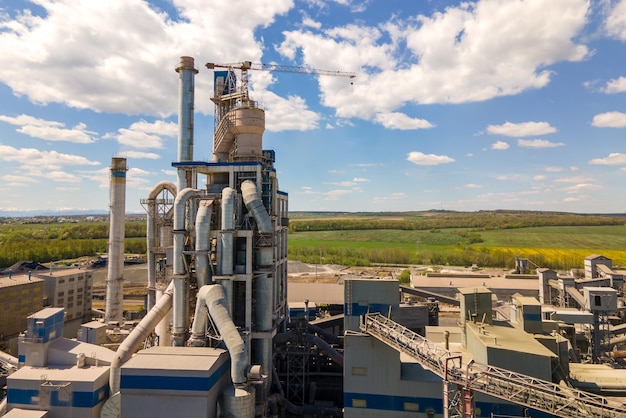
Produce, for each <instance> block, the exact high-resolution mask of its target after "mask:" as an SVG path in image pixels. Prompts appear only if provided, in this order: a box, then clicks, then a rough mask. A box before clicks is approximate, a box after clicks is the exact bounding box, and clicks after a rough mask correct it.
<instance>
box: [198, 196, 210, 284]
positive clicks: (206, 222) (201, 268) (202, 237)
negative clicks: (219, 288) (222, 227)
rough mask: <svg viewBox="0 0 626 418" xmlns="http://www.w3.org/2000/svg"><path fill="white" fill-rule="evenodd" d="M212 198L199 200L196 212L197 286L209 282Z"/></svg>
mask: <svg viewBox="0 0 626 418" xmlns="http://www.w3.org/2000/svg"><path fill="white" fill-rule="evenodd" d="M212 205H213V201H212V200H201V201H200V203H199V208H198V213H197V214H196V279H197V281H198V287H202V286H204V285H207V284H210V283H211V271H210V270H209V247H210V244H209V242H210V232H211V214H212V211H211V206H212Z"/></svg>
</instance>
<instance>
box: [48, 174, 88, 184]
mask: <svg viewBox="0 0 626 418" xmlns="http://www.w3.org/2000/svg"><path fill="white" fill-rule="evenodd" d="M46 177H47V178H49V179H51V180H54V181H58V182H59V183H80V177H78V176H75V175H74V174H70V173H66V172H64V171H51V172H49V173H47V174H46Z"/></svg>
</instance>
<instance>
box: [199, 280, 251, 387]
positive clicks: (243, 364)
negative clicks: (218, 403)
mask: <svg viewBox="0 0 626 418" xmlns="http://www.w3.org/2000/svg"><path fill="white" fill-rule="evenodd" d="M207 310H208V312H209V314H210V315H211V318H212V319H213V323H214V324H215V326H216V327H217V330H218V331H219V333H220V335H221V336H222V338H223V340H224V343H225V344H226V348H227V349H228V352H229V354H230V361H231V369H230V374H231V378H232V381H233V384H235V385H243V384H245V383H246V373H247V371H248V369H249V364H248V350H247V348H246V344H245V343H244V341H243V339H242V338H241V335H239V331H237V326H236V325H235V324H234V322H233V320H232V318H231V316H230V313H229V312H228V306H227V304H226V294H225V293H224V289H223V288H222V286H221V285H219V284H212V285H207V286H202V287H201V288H200V290H198V300H197V301H196V315H195V317H194V320H193V325H192V327H191V332H192V339H193V340H196V341H197V340H200V339H204V337H205V332H206V327H207V315H206V313H207Z"/></svg>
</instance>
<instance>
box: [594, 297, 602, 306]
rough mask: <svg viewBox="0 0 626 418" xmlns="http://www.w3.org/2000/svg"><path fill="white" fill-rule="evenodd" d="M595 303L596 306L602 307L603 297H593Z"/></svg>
mask: <svg viewBox="0 0 626 418" xmlns="http://www.w3.org/2000/svg"><path fill="white" fill-rule="evenodd" d="M593 303H594V304H595V306H602V297H600V295H595V296H594V297H593Z"/></svg>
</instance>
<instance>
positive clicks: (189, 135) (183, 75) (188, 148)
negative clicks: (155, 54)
mask: <svg viewBox="0 0 626 418" xmlns="http://www.w3.org/2000/svg"><path fill="white" fill-rule="evenodd" d="M176 72H177V73H178V75H179V83H178V99H179V100H178V162H185V161H193V117H194V76H195V75H196V74H197V73H198V70H196V69H195V68H194V59H193V57H180V64H179V65H178V67H176ZM191 176H192V171H191V170H188V169H181V168H179V169H178V185H177V186H178V190H182V189H184V188H186V187H193V184H194V183H195V181H193V180H192V178H191Z"/></svg>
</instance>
